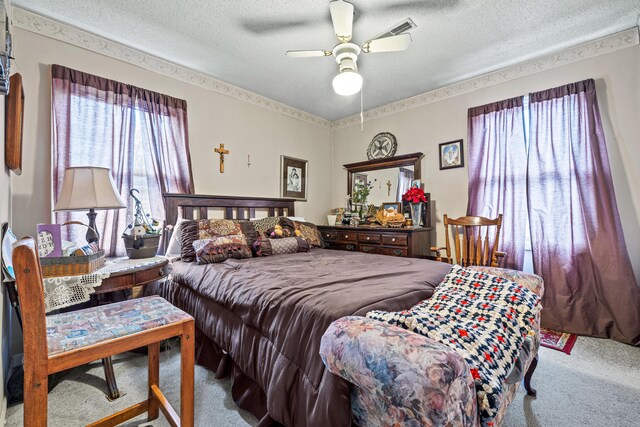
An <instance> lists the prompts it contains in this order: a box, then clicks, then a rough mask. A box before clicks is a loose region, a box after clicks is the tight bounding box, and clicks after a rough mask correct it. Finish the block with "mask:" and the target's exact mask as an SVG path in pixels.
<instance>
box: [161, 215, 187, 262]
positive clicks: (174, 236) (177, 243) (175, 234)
mask: <svg viewBox="0 0 640 427" xmlns="http://www.w3.org/2000/svg"><path fill="white" fill-rule="evenodd" d="M186 221H188V220H186V219H184V218H180V219H178V221H177V222H176V225H175V226H174V227H173V230H171V239H169V244H168V245H167V252H166V253H165V255H166V256H167V257H172V256H180V249H181V247H182V225H183V224H184V223H185V222H186Z"/></svg>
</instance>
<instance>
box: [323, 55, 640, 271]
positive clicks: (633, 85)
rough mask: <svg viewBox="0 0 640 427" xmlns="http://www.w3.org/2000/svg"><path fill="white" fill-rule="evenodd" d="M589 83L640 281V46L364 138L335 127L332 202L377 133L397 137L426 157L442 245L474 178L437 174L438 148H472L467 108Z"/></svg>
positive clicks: (386, 123) (467, 97)
mask: <svg viewBox="0 0 640 427" xmlns="http://www.w3.org/2000/svg"><path fill="white" fill-rule="evenodd" d="M587 78H594V79H596V86H597V93H598V101H599V104H600V110H601V114H602V119H603V123H604V127H605V134H606V139H607V147H608V151H609V158H610V162H611V172H612V175H613V182H614V186H615V191H616V197H617V201H618V208H619V210H620V217H621V221H622V227H623V229H624V234H625V238H626V242H627V247H628V249H629V255H630V257H631V261H632V263H633V266H634V270H635V273H636V277H639V278H640V185H638V182H640V162H638V159H640V141H639V138H640V137H639V135H640V46H634V47H629V48H626V49H622V50H619V51H616V52H613V53H609V54H606V55H602V56H598V57H595V58H591V59H587V60H583V61H580V62H576V63H573V64H570V65H565V66H562V67H559V68H555V69H552V70H549V71H544V72H540V73H537V74H534V75H529V76H526V77H522V78H519V79H516V80H512V81H509V82H506V83H501V84H498V85H495V86H491V87H488V88H483V89H480V90H476V91H473V92H470V93H466V94H462V95H459V96H456V97H452V98H449V99H445V100H442V101H439V102H435V103H432V104H427V105H424V106H421V107H418V108H414V109H410V110H406V111H402V112H398V113H395V114H393V115H389V116H386V117H381V118H378V119H374V120H371V121H367V122H365V125H364V128H365V130H364V133H361V132H360V125H352V126H348V127H344V128H338V129H335V130H334V134H333V140H334V147H333V150H334V159H333V167H332V174H333V196H332V205H333V206H342V205H343V204H344V196H345V191H346V172H345V171H344V169H343V167H342V165H343V164H346V163H351V162H356V161H361V160H366V149H367V146H368V144H369V142H370V141H371V139H372V138H373V136H375V135H376V134H377V133H378V132H391V133H393V134H394V135H395V136H396V137H397V139H398V152H397V154H406V153H412V152H416V151H421V152H423V153H424V154H425V158H424V159H423V162H422V180H423V182H424V183H425V191H428V192H431V197H432V199H433V200H434V201H435V205H436V217H437V222H436V232H437V236H438V237H437V238H438V243H439V244H440V245H443V244H444V241H443V240H444V235H443V230H442V223H441V221H442V214H444V213H446V214H448V215H450V216H452V217H457V216H462V215H464V214H465V212H466V207H467V185H468V179H467V169H466V166H465V167H464V168H459V169H449V170H443V171H440V170H439V165H438V144H439V143H442V142H446V141H451V140H455V139H460V138H462V139H464V143H465V144H466V143H467V110H468V109H469V108H470V107H474V106H478V105H483V104H486V103H489V102H493V101H498V100H502V99H507V98H511V97H515V96H519V95H524V94H527V93H529V92H534V91H539V90H544V89H548V88H552V87H556V86H559V85H563V84H566V83H571V82H575V81H579V80H584V79H587ZM465 148H466V146H465ZM465 156H466V151H465ZM465 164H466V161H465ZM559 208H560V207H559Z"/></svg>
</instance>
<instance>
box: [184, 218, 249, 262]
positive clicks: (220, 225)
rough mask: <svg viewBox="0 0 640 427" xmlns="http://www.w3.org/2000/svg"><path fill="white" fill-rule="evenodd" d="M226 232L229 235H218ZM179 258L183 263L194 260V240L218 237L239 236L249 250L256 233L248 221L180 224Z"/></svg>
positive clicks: (218, 220)
mask: <svg viewBox="0 0 640 427" xmlns="http://www.w3.org/2000/svg"><path fill="white" fill-rule="evenodd" d="M225 232H228V233H229V234H220V233H225ZM181 234H182V239H181V240H182V242H181V246H180V258H181V259H182V261H185V262H193V261H195V260H196V252H195V250H194V247H193V243H194V242H195V241H196V240H206V239H215V238H217V237H220V236H241V237H243V238H244V239H245V243H244V244H246V245H247V246H248V247H249V248H251V246H252V245H253V242H254V241H255V239H256V231H255V229H254V228H253V225H252V224H251V223H250V222H249V221H236V220H227V219H201V220H197V221H194V220H188V221H185V222H184V223H183V224H182V233H181Z"/></svg>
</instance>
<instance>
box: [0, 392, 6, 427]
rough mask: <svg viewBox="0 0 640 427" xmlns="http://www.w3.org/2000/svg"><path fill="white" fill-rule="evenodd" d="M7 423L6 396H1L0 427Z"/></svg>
mask: <svg viewBox="0 0 640 427" xmlns="http://www.w3.org/2000/svg"><path fill="white" fill-rule="evenodd" d="M6 423H7V396H2V402H0V426H3V425H5V424H6Z"/></svg>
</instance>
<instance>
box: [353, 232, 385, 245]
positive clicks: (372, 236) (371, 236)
mask: <svg viewBox="0 0 640 427" xmlns="http://www.w3.org/2000/svg"><path fill="white" fill-rule="evenodd" d="M358 242H360V243H380V234H377V233H358Z"/></svg>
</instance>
